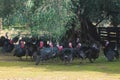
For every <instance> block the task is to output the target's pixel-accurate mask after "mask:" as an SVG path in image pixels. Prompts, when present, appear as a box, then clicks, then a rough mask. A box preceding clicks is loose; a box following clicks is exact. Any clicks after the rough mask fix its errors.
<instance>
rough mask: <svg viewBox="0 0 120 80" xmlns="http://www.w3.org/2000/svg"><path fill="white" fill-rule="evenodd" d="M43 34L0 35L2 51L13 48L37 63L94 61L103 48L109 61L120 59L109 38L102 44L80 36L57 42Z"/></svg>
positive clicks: (9, 50) (17, 54)
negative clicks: (56, 59)
mask: <svg viewBox="0 0 120 80" xmlns="http://www.w3.org/2000/svg"><path fill="white" fill-rule="evenodd" d="M44 37H45V36H42V37H40V38H38V37H34V36H32V37H26V36H25V37H21V38H20V34H18V35H17V36H15V37H14V38H12V39H9V38H8V33H6V35H5V36H1V37H0V47H1V51H2V53H6V52H8V53H11V52H12V51H13V50H14V51H13V52H14V54H13V56H16V57H19V58H20V59H21V60H22V57H24V56H26V59H27V58H28V57H31V59H32V60H34V62H35V65H38V64H39V63H41V62H43V61H46V60H49V59H54V58H59V59H60V60H61V61H63V62H64V63H66V64H68V63H71V61H73V60H74V59H75V58H78V59H80V60H81V62H83V60H86V59H88V60H89V61H90V62H91V63H93V62H94V61H95V60H96V59H97V58H98V57H99V56H100V51H101V50H103V53H104V56H105V58H106V59H107V60H108V61H113V60H114V59H117V60H118V59H119V52H118V46H117V44H115V43H110V42H109V41H108V40H106V41H102V42H101V43H102V48H101V45H100V44H99V43H98V42H96V41H92V42H91V43H90V44H85V43H82V42H81V41H80V40H79V38H77V39H76V40H74V41H67V40H64V41H61V42H59V43H58V42H56V41H55V40H48V39H46V38H44Z"/></svg>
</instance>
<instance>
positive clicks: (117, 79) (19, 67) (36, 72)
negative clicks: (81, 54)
mask: <svg viewBox="0 0 120 80" xmlns="http://www.w3.org/2000/svg"><path fill="white" fill-rule="evenodd" d="M0 80H120V61H116V60H115V61H114V62H108V61H107V60H106V59H105V58H104V56H101V57H100V58H99V59H97V60H96V62H95V63H89V62H88V61H87V62H86V63H82V64H80V63H79V60H74V61H73V62H72V63H71V64H69V65H65V64H64V63H63V62H61V61H55V60H50V61H46V62H44V63H42V64H40V65H38V66H36V65H34V62H33V61H32V60H31V59H29V60H26V59H25V58H23V60H22V61H20V60H19V59H18V58H16V57H14V56H12V54H10V53H6V54H3V53H0Z"/></svg>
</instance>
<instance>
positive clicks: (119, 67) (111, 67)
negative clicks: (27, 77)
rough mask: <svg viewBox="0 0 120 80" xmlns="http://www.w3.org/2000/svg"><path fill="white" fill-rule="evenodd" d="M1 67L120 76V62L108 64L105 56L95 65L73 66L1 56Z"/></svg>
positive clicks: (88, 63) (57, 62)
mask: <svg viewBox="0 0 120 80" xmlns="http://www.w3.org/2000/svg"><path fill="white" fill-rule="evenodd" d="M0 67H9V68H11V67H18V68H23V67H24V68H33V69H44V70H45V71H51V72H52V71H73V72H79V71H96V72H104V73H112V74H113V73H114V74H120V61H117V60H115V61H113V62H108V61H107V60H106V59H105V58H104V57H103V56H101V57H100V58H98V59H97V60H96V61H95V62H94V63H90V62H89V61H87V62H86V63H82V64H80V61H79V60H78V59H77V60H74V61H73V62H72V63H71V64H68V65H66V64H64V63H63V62H61V61H60V60H57V61H54V60H49V61H45V62H44V63H43V64H41V63H40V64H39V65H35V62H34V61H31V60H30V59H29V60H26V59H25V58H24V59H23V60H22V61H20V60H19V58H15V57H13V56H0Z"/></svg>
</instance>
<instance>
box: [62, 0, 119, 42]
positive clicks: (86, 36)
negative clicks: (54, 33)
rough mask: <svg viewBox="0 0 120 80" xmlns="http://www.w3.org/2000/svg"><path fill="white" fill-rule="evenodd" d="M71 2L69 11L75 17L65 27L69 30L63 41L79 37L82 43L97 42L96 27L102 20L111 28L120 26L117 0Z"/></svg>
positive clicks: (80, 0)
mask: <svg viewBox="0 0 120 80" xmlns="http://www.w3.org/2000/svg"><path fill="white" fill-rule="evenodd" d="M71 2H72V5H71V10H72V12H73V13H74V14H75V16H74V18H71V20H70V21H69V22H68V23H67V25H66V26H67V27H69V26H70V28H69V30H68V31H67V32H66V34H65V36H64V37H63V38H64V39H70V40H71V39H72V40H75V39H76V38H77V37H80V39H81V41H82V42H91V41H95V40H97V41H98V40H99V35H98V34H97V28H96V27H97V26H98V25H99V24H100V23H101V22H102V21H103V20H109V22H111V24H112V25H113V26H118V25H119V24H120V1H119V0H71ZM76 28H77V29H76ZM78 34H79V35H78ZM66 36H67V37H66Z"/></svg>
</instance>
